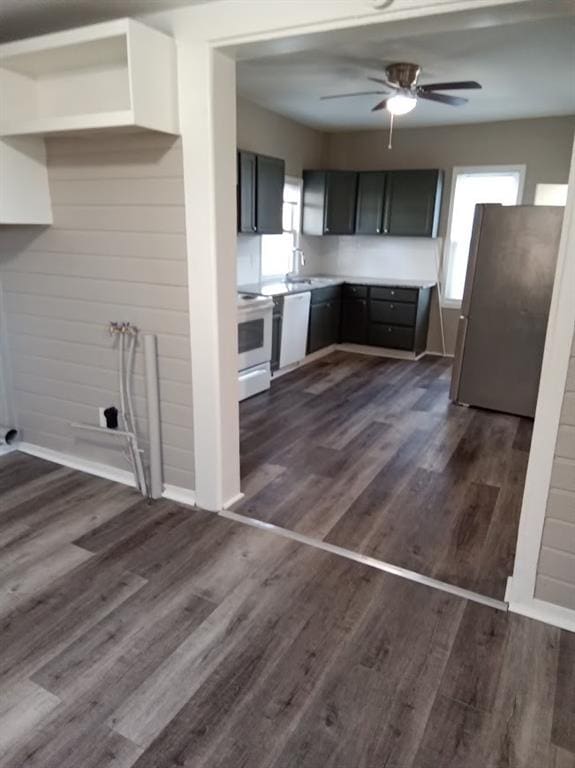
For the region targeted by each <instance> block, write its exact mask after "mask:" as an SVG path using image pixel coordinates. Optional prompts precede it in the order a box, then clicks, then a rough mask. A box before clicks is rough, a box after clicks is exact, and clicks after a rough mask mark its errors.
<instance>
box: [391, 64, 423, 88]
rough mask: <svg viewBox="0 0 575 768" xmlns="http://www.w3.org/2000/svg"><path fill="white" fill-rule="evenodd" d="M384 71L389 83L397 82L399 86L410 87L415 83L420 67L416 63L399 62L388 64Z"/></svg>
mask: <svg viewBox="0 0 575 768" xmlns="http://www.w3.org/2000/svg"><path fill="white" fill-rule="evenodd" d="M385 72H386V74H387V79H388V80H389V82H390V83H393V84H397V85H398V86H399V87H400V88H409V89H411V88H413V87H414V86H415V85H416V84H417V78H418V77H419V74H420V72H421V67H420V66H419V65H418V64H409V63H407V62H400V63H399V64H390V65H389V66H388V67H386V68H385Z"/></svg>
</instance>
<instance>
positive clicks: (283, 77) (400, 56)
mask: <svg viewBox="0 0 575 768" xmlns="http://www.w3.org/2000/svg"><path fill="white" fill-rule="evenodd" d="M366 59H367V66H366V65H364V64H363V61H364V60H366ZM394 61H412V62H416V63H418V64H420V65H421V67H422V75H421V77H420V80H419V82H420V84H424V83H426V82H427V83H429V82H438V81H446V80H477V81H479V82H480V83H481V84H482V86H483V90H481V91H468V92H466V93H464V92H462V91H459V92H454V93H457V95H462V96H467V97H468V98H469V103H468V104H467V105H465V106H462V107H450V106H446V105H442V104H436V103H432V102H424V101H419V103H418V105H417V107H416V108H415V110H414V111H413V112H411V113H410V114H409V115H406V116H404V117H401V118H400V120H401V125H402V126H403V127H418V126H428V125H448V124H457V123H476V122H485V121H491V120H508V119H516V118H527V117H544V116H551V115H565V114H575V16H570V17H561V18H557V19H551V20H549V19H547V20H543V21H540V20H538V21H529V22H522V23H515V24H506V25H502V26H491V27H482V28H475V29H465V30H457V31H441V32H439V33H432V34H419V35H416V36H409V37H408V36H405V34H404V35H403V36H401V37H395V38H391V39H387V40H383V41H382V40H381V39H380V40H373V39H371V40H366V37H365V30H364V31H361V32H359V31H358V33H357V39H356V40H354V39H353V38H350V35H349V34H348V35H347V37H346V39H345V41H343V42H341V41H340V42H337V41H336V42H335V43H334V42H333V41H330V43H329V46H328V43H326V44H325V46H324V47H321V46H318V47H316V48H315V49H313V50H299V51H291V52H288V53H285V54H283V55H273V56H266V57H265V58H259V59H255V60H248V61H239V63H238V90H239V93H240V94H241V95H242V96H244V97H246V98H248V99H249V100H250V101H253V102H255V103H257V104H259V105H260V106H263V107H266V108H267V109H270V110H272V111H274V112H278V113H280V114H282V115H285V116H287V117H291V118H292V119H294V120H297V121H298V122H300V123H304V124H306V125H310V126H312V127H314V128H318V129H322V130H327V131H335V130H345V129H354V130H355V129H363V128H380V127H381V126H382V124H383V125H387V123H388V118H389V115H387V113H386V112H385V111H384V112H379V113H371V111H370V109H371V107H372V106H374V105H375V104H376V103H377V102H378V101H380V100H381V99H382V98H383V96H379V97H378V96H360V97H355V98H349V99H341V100H334V101H320V98H319V97H320V96H323V95H325V96H327V95H331V94H336V93H346V92H350V91H365V90H371V89H372V88H374V89H377V85H375V84H372V83H370V81H369V80H366V76H367V75H374V76H378V75H379V76H381V74H382V71H383V66H384V65H385V63H391V62H394ZM379 62H382V64H381V65H380V63H379Z"/></svg>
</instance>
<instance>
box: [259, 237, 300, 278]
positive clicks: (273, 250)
mask: <svg viewBox="0 0 575 768" xmlns="http://www.w3.org/2000/svg"><path fill="white" fill-rule="evenodd" d="M292 251H293V235H292V233H291V232H284V234H283V235H264V236H263V237H262V277H279V276H283V275H285V274H286V273H287V272H289V271H290V270H291V262H292Z"/></svg>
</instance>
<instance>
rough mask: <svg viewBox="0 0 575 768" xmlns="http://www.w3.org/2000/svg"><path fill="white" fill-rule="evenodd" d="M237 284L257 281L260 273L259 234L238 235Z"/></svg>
mask: <svg viewBox="0 0 575 768" xmlns="http://www.w3.org/2000/svg"><path fill="white" fill-rule="evenodd" d="M236 254H237V285H248V283H257V282H259V279H260V273H261V236H260V235H242V234H239V235H238V240H237V246H236Z"/></svg>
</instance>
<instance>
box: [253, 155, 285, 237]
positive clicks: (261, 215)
mask: <svg viewBox="0 0 575 768" xmlns="http://www.w3.org/2000/svg"><path fill="white" fill-rule="evenodd" d="M284 183H285V162H284V161H283V160H280V159H279V158H277V157H265V156H264V155H258V156H257V157H256V226H257V231H258V232H260V233H261V234H262V235H278V234H279V235H281V233H282V231H283V227H282V208H283V197H284Z"/></svg>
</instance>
